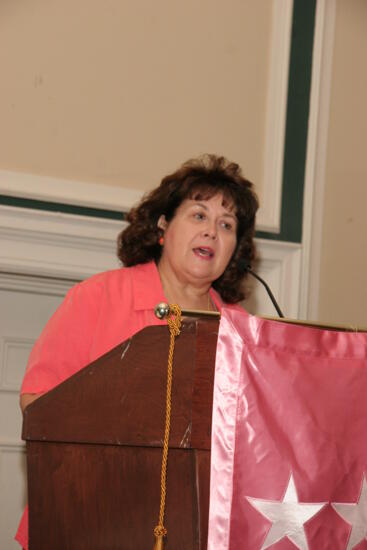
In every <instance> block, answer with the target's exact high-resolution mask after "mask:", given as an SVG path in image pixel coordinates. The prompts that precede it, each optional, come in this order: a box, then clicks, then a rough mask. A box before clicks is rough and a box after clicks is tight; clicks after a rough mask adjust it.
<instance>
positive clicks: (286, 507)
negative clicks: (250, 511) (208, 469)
mask: <svg viewBox="0 0 367 550" xmlns="http://www.w3.org/2000/svg"><path fill="white" fill-rule="evenodd" d="M246 498H247V500H248V501H249V502H250V504H251V505H252V506H253V507H254V508H256V510H258V511H259V512H260V514H262V515H263V516H264V517H266V519H269V520H270V521H271V522H272V526H271V527H270V529H269V531H268V534H267V535H266V538H265V540H264V542H263V545H262V547H261V550H263V549H264V548H268V547H269V546H271V545H272V544H274V543H275V542H278V541H279V540H281V539H282V538H284V537H288V538H289V539H290V540H291V541H292V542H293V543H294V544H295V545H296V546H297V548H299V549H300V550H308V543H307V539H306V533H305V530H304V527H303V524H304V523H306V521H308V520H309V519H311V518H312V517H313V516H314V515H315V514H317V512H318V511H319V510H321V508H323V506H325V504H327V502H321V503H308V502H307V503H306V502H298V496H297V491H296V487H295V484H294V480H293V475H292V474H291V476H290V478H289V483H288V487H287V490H286V492H285V495H284V498H283V500H282V501H274V500H264V499H259V498H253V497H246Z"/></svg>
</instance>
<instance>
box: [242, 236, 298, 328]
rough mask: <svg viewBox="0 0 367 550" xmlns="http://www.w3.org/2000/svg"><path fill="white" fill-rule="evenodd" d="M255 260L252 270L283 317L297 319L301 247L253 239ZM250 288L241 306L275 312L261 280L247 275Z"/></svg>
mask: <svg viewBox="0 0 367 550" xmlns="http://www.w3.org/2000/svg"><path fill="white" fill-rule="evenodd" d="M256 245H257V253H258V261H257V263H256V265H255V266H254V269H255V271H256V272H257V273H258V274H259V275H260V276H261V277H262V278H263V279H264V280H265V281H266V282H267V284H268V285H269V287H270V288H271V290H272V292H273V294H274V297H275V299H276V301H277V302H278V304H279V307H280V309H281V310H282V312H283V314H284V315H285V317H289V318H292V319H297V318H298V315H299V294H300V284H299V282H300V277H301V260H302V247H301V245H299V244H293V243H285V242H280V241H268V240H265V239H257V240H256ZM248 284H249V286H250V288H251V289H252V292H251V294H250V297H249V299H248V300H245V302H244V306H245V308H246V309H247V310H248V311H249V312H250V313H254V314H258V315H271V316H275V317H276V316H277V315H278V314H277V312H276V310H275V308H274V306H273V304H272V303H271V301H270V298H269V297H268V295H267V293H266V290H265V288H264V287H263V285H261V283H259V282H258V281H255V280H254V279H252V277H251V275H249V276H248Z"/></svg>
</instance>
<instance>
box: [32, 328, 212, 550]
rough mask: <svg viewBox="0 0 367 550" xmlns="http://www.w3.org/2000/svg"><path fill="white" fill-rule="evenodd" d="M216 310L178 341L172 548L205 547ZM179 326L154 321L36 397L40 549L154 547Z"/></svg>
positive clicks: (170, 477) (35, 516) (169, 506)
mask: <svg viewBox="0 0 367 550" xmlns="http://www.w3.org/2000/svg"><path fill="white" fill-rule="evenodd" d="M218 326H219V322H218V319H208V318H202V319H199V318H194V319H192V320H188V321H184V322H183V325H182V330H181V334H180V336H179V337H178V339H177V341H176V349H175V356H174V370H173V390H172V420H171V435H170V450H169V457H168V472H167V498H166V515H165V526H166V527H167V530H168V535H167V537H166V538H165V550H204V549H206V547H207V533H208V511H209V474H210V471H209V468H210V435H211V418H212V399H213V382H214V363H215V352H216V343H217V336H218ZM168 347H169V331H168V328H167V327H166V326H153V327H148V328H145V329H144V330H142V331H141V332H139V333H138V334H136V335H135V336H133V337H132V338H131V339H130V340H128V341H126V342H124V343H122V344H120V345H119V346H117V347H116V348H114V349H113V350H111V351H110V352H109V353H107V354H106V355H104V356H103V357H101V358H100V359H98V360H97V361H95V362H93V363H91V364H90V365H88V366H86V367H85V368H84V369H82V370H81V371H79V372H78V373H76V374H75V375H74V376H72V377H71V378H69V379H68V380H66V381H65V382H63V383H62V384H60V385H59V386H57V387H56V388H54V389H53V390H52V391H50V392H48V393H47V394H45V395H44V396H42V397H41V398H39V399H38V400H37V401H34V402H33V403H32V404H31V405H29V406H28V407H27V408H26V410H25V413H24V422H23V439H25V440H26V442H27V466H28V502H29V510H30V512H29V522H30V523H29V549H30V550H84V549H85V550H152V548H153V544H154V536H153V528H154V526H155V525H156V524H157V521H158V513H159V502H160V471H161V457H162V441H163V432H164V418H165V392H166V379H167V357H168Z"/></svg>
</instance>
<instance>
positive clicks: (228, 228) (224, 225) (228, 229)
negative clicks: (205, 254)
mask: <svg viewBox="0 0 367 550" xmlns="http://www.w3.org/2000/svg"><path fill="white" fill-rule="evenodd" d="M222 227H224V229H227V231H231V229H232V224H231V223H228V222H222Z"/></svg>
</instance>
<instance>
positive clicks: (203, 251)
mask: <svg viewBox="0 0 367 550" xmlns="http://www.w3.org/2000/svg"><path fill="white" fill-rule="evenodd" d="M194 253H195V254H196V255H197V256H200V257H201V258H207V259H210V258H213V256H214V250H212V249H211V248H208V247H206V246H199V247H198V248H194Z"/></svg>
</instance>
